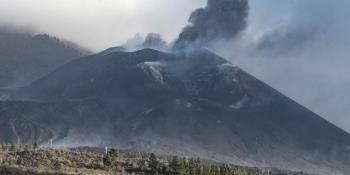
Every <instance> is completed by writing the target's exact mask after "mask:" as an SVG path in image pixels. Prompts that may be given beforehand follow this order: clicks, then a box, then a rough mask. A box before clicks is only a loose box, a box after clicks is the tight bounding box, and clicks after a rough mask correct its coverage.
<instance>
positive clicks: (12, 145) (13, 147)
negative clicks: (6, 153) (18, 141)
mask: <svg viewBox="0 0 350 175" xmlns="http://www.w3.org/2000/svg"><path fill="white" fill-rule="evenodd" d="M10 151H11V152H14V151H16V146H15V145H14V144H11V146H10Z"/></svg>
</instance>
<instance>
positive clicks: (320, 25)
mask: <svg viewBox="0 0 350 175" xmlns="http://www.w3.org/2000/svg"><path fill="white" fill-rule="evenodd" d="M0 2H1V4H2V5H1V6H0V26H7V27H8V26H10V27H12V28H17V29H19V28H21V30H22V31H26V32H28V31H29V32H31V33H48V34H50V35H54V36H57V37H60V38H63V39H66V40H70V41H74V42H76V43H78V44H79V45H81V46H83V47H86V48H89V49H91V50H92V51H95V52H97V51H100V50H104V49H105V48H108V47H112V46H118V45H121V44H123V43H125V42H126V41H127V40H128V39H129V38H133V36H134V35H136V34H139V35H140V37H145V36H146V35H147V34H148V33H149V32H155V33H160V34H161V35H162V37H163V38H164V39H165V40H166V41H168V42H173V41H174V39H175V38H176V37H177V35H178V33H179V32H180V31H181V29H182V28H183V26H185V25H186V21H187V19H188V16H189V14H190V13H191V12H192V11H193V9H196V8H198V7H203V6H205V3H206V2H205V0H191V1H187V0H176V1H175V0H166V1H163V0H130V1H121V0H88V1H86V0H74V1H70V0H64V1H61V0H60V1H58V0H49V1H38V0H11V1H8V0H1V1H0ZM348 5H349V2H348V1H346V0H337V1H334V2H333V1H328V0H321V1H317V2H316V1H314V0H308V1H302V0H286V1H279V0H271V1H266V2H265V1H264V2H262V1H260V0H251V1H250V10H249V17H248V25H247V29H245V31H244V32H243V34H242V35H243V36H242V37H240V38H239V39H238V42H237V41H236V44H229V45H227V44H225V47H221V48H218V49H216V50H217V52H218V53H219V54H221V55H222V56H224V57H225V58H227V59H230V60H231V61H232V62H233V63H234V64H237V65H239V66H240V67H242V68H244V69H245V70H247V71H248V72H250V73H252V74H253V75H255V76H257V77H258V78H260V79H262V80H263V81H265V82H267V83H268V84H270V85H271V86H272V87H274V88H276V89H278V90H280V91H281V92H283V93H285V94H286V95H288V96H289V97H291V98H293V99H294V100H296V101H297V102H299V103H301V104H303V105H305V106H306V107H308V108H309V109H311V110H313V111H314V112H316V113H318V114H320V115H321V116H323V117H325V118H326V119H328V120H330V121H331V122H333V123H335V124H336V125H338V126H340V127H342V128H343V129H345V130H347V131H350V117H349V116H350V108H349V105H350V104H349V102H348V100H347V99H349V98H350V96H349V93H347V89H348V88H347V87H349V84H350V77H349V76H347V75H348V74H349V69H348V68H347V65H348V64H349V59H348V56H347V55H348V54H347V48H346V46H347V45H348V44H349V42H350V36H349V32H347V31H349V27H350V24H349V21H348V20H346V19H347V17H348V15H349V12H348V10H347V9H346V7H347V6H348ZM266 35H267V36H266ZM263 36H266V37H265V38H267V37H269V36H273V39H272V40H270V41H269V42H270V43H266V42H265V45H266V44H267V45H268V46H264V47H263V46H261V47H259V48H263V49H259V50H255V49H256V45H257V43H258V42H260V40H262V39H261V38H264V37H263ZM288 38H292V39H290V40H289V39H288ZM266 40H268V39H266ZM134 41H135V40H134ZM137 41H142V39H141V38H139V39H137V38H136V41H135V42H137ZM237 43H238V44H237ZM232 45H233V46H232ZM232 47H233V48H232ZM242 47H243V48H242ZM223 48H224V49H223ZM232 49H233V50H235V52H230V53H228V52H226V50H232ZM260 53H262V54H260ZM237 55H238V56H237Z"/></svg>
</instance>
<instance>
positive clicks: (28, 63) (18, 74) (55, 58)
mask: <svg viewBox="0 0 350 175" xmlns="http://www.w3.org/2000/svg"><path fill="white" fill-rule="evenodd" d="M88 52H89V51H87V50H84V49H81V48H80V47H79V46H77V45H75V44H73V43H69V42H63V41H61V40H59V39H58V38H55V37H51V36H49V35H46V34H42V35H34V36H33V35H31V34H26V33H24V32H17V31H11V30H10V29H4V28H0V65H1V68H0V87H6V86H22V85H26V84H28V83H30V82H32V81H34V80H37V79H39V78H41V77H42V76H44V75H46V74H47V73H49V72H51V71H52V70H54V69H55V68H57V67H59V66H60V65H62V64H64V63H66V62H68V61H71V60H72V59H74V58H79V57H82V56H84V55H86V54H87V53H88Z"/></svg>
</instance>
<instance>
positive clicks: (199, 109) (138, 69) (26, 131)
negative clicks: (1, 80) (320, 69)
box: [0, 49, 350, 175]
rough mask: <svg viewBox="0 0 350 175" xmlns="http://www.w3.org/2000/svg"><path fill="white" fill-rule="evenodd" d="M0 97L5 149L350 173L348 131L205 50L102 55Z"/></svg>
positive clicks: (87, 58) (1, 133)
mask: <svg viewBox="0 0 350 175" xmlns="http://www.w3.org/2000/svg"><path fill="white" fill-rule="evenodd" d="M2 95H3V96H7V97H9V99H11V101H4V102H2V103H0V110H1V111H0V125H1V126H2V127H1V128H0V129H1V132H0V140H1V141H2V142H12V143H22V144H25V143H27V144H33V143H34V142H38V143H40V144H44V145H45V144H47V143H48V142H49V141H50V140H51V139H52V140H53V143H54V145H56V146H68V147H75V146H98V147H104V146H106V145H107V146H113V147H118V148H120V149H131V150H137V151H144V152H154V153H157V154H164V155H178V156H182V157H185V156H190V157H200V158H202V159H206V160H211V161H216V162H225V163H231V164H236V165H242V166H258V167H277V168H281V169H290V170H298V171H300V170H302V171H307V172H313V173H318V174H325V175H326V174H327V175H328V174H330V173H331V174H342V175H343V174H346V172H349V171H350V169H349V168H350V166H349V165H350V150H349V149H348V147H349V145H350V135H349V134H348V133H346V132H345V131H343V130H341V129H339V128H338V127H336V126H334V125H333V124H331V123H330V122H328V121H326V120H324V119H323V118H322V117H320V116H318V115H316V114H315V113H313V112H311V111H310V110H308V109H306V108H304V107H303V106H301V105H299V104H297V103H296V102H294V101H293V100H291V99H289V98H288V97H286V96H284V95H283V94H281V93H279V92H277V91H276V90H274V89H273V88H271V87H269V86H268V85H266V84H265V83H263V82H261V81H259V80H257V79H256V78H254V77H253V76H251V75H250V74H248V73H247V72H245V71H243V70H241V69H240V68H238V67H235V66H234V65H232V64H231V63H229V62H228V61H226V60H225V59H223V58H221V57H219V56H217V55H215V54H213V53H211V52H209V51H207V50H194V51H191V52H188V53H181V52H180V53H164V52H160V51H156V50H152V49H144V50H140V51H136V52H123V51H116V52H109V53H107V54H106V53H100V54H96V55H92V56H88V57H83V58H79V59H76V60H74V61H72V62H69V63H67V64H65V65H63V66H62V67H60V68H59V69H57V70H55V71H54V72H52V73H50V74H49V75H47V76H45V77H43V78H42V79H40V80H38V81H35V82H33V83H31V84H30V85H28V86H25V87H22V88H17V89H12V90H8V91H4V92H2Z"/></svg>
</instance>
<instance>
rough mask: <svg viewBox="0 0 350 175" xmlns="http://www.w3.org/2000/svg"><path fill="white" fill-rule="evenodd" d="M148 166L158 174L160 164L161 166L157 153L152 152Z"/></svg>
mask: <svg viewBox="0 0 350 175" xmlns="http://www.w3.org/2000/svg"><path fill="white" fill-rule="evenodd" d="M148 161H149V163H148V166H149V168H150V169H151V171H152V173H154V174H158V166H159V161H158V159H157V157H156V155H155V154H153V153H151V154H150V155H149V158H148Z"/></svg>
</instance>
